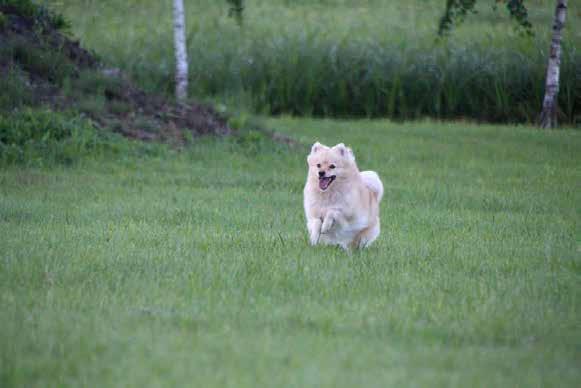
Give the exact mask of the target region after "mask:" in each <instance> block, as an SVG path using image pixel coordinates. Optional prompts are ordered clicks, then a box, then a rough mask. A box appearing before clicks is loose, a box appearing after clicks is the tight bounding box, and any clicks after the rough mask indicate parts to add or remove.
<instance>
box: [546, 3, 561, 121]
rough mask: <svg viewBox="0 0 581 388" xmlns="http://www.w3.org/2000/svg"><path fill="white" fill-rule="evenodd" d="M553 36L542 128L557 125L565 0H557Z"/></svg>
mask: <svg viewBox="0 0 581 388" xmlns="http://www.w3.org/2000/svg"><path fill="white" fill-rule="evenodd" d="M556 3H557V4H556V8H555V21H554V23H553V36H552V38H551V48H550V51H549V64H548V66H547V80H546V82H545V98H544V99H543V110H542V112H541V118H540V124H541V127H542V128H555V127H556V126H557V113H558V105H557V104H558V96H559V66H560V65H561V37H562V30H563V26H564V25H565V15H566V14H567V0H557V1H556Z"/></svg>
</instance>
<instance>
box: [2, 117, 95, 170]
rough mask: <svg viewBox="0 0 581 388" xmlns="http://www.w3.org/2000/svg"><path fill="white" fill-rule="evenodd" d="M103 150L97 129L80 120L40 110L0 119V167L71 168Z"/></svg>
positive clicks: (84, 120)
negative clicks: (54, 166) (62, 165)
mask: <svg viewBox="0 0 581 388" xmlns="http://www.w3.org/2000/svg"><path fill="white" fill-rule="evenodd" d="M102 146H103V144H102V138H100V136H99V134H98V132H97V130H96V128H95V127H94V126H93V125H92V124H91V123H90V122H89V121H87V120H86V119H83V118H81V117H75V116H71V115H67V114H61V113H57V112H54V111H51V110H42V109H37V110H33V109H24V110H18V111H14V112H11V113H3V114H1V115H0V165H7V164H14V163H16V164H25V165H44V164H53V163H57V164H71V163H74V162H76V161H78V160H79V159H80V158H81V157H84V156H86V155H88V154H90V153H94V152H98V151H99V150H100V149H101V148H102Z"/></svg>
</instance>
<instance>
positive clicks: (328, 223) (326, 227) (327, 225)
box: [321, 217, 335, 234]
mask: <svg viewBox="0 0 581 388" xmlns="http://www.w3.org/2000/svg"><path fill="white" fill-rule="evenodd" d="M333 224H335V219H334V218H333V217H327V218H325V221H323V226H321V233H322V234H327V233H329V231H330V230H331V228H332V227H333Z"/></svg>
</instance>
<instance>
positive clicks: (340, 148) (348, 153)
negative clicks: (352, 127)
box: [333, 143, 355, 160]
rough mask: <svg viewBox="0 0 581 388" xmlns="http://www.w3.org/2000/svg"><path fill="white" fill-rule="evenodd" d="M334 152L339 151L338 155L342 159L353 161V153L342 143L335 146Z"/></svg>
mask: <svg viewBox="0 0 581 388" xmlns="http://www.w3.org/2000/svg"><path fill="white" fill-rule="evenodd" d="M333 148H335V149H336V150H338V151H339V154H340V155H341V156H343V157H346V158H348V159H350V160H355V155H353V151H352V150H351V148H349V147H346V146H345V144H343V143H339V144H337V145H336V146H335V147H333Z"/></svg>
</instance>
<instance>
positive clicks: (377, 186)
mask: <svg viewBox="0 0 581 388" xmlns="http://www.w3.org/2000/svg"><path fill="white" fill-rule="evenodd" d="M361 178H363V182H364V183H365V186H367V187H368V188H369V190H371V191H372V192H374V193H375V194H376V195H377V202H379V201H381V198H382V197H383V183H381V179H379V175H377V173H376V172H375V171H362V172H361Z"/></svg>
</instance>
